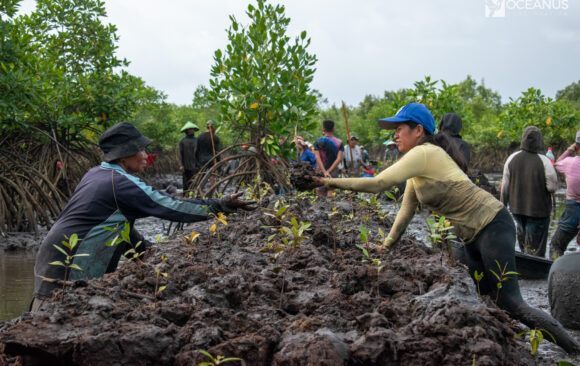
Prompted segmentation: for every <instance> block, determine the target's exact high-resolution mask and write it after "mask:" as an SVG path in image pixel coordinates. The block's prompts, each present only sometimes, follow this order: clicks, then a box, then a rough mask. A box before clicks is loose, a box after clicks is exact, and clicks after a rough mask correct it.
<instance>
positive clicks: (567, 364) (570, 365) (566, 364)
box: [558, 361, 576, 366]
mask: <svg viewBox="0 0 580 366" xmlns="http://www.w3.org/2000/svg"><path fill="white" fill-rule="evenodd" d="M558 366H576V365H575V364H573V363H572V362H570V361H558Z"/></svg>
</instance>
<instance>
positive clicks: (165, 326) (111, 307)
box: [0, 193, 541, 365]
mask: <svg viewBox="0 0 580 366" xmlns="http://www.w3.org/2000/svg"><path fill="white" fill-rule="evenodd" d="M299 197H301V198H291V197H283V196H272V197H269V199H268V200H267V201H266V202H268V204H267V207H265V208H261V209H258V210H256V211H254V212H251V213H241V214H237V215H232V216H229V217H228V219H227V223H228V225H227V226H224V225H223V224H217V225H218V230H217V232H216V234H215V236H212V235H211V234H210V226H211V225H212V224H213V221H208V222H202V223H196V224H193V225H189V226H186V229H185V231H184V232H183V233H182V234H184V235H189V234H190V233H191V231H195V232H196V233H199V234H200V236H199V237H198V239H197V240H196V241H195V242H194V243H193V244H194V245H192V246H186V245H185V244H184V243H183V241H182V240H181V239H180V238H179V237H174V238H172V239H171V240H170V241H169V242H167V243H162V244H159V245H157V246H155V247H154V248H152V249H151V250H149V251H148V252H147V255H146V256H145V257H144V258H143V263H141V264H137V263H134V262H125V263H123V264H121V265H120V267H119V269H118V270H117V271H116V272H115V273H113V274H110V275H107V276H106V277H105V278H102V279H96V280H90V281H77V282H76V283H75V284H74V285H73V286H70V287H67V288H66V290H65V291H64V292H63V291H58V292H57V293H55V295H54V296H53V298H52V299H50V300H49V301H47V302H46V303H45V305H44V306H43V307H42V308H41V310H40V311H39V312H37V313H35V314H29V313H25V314H24V315H22V316H21V317H19V318H16V319H14V320H13V321H11V322H6V323H0V364H7V365H18V364H22V362H24V361H25V363H26V364H34V362H35V361H38V362H39V363H38V364H42V365H50V364H54V365H136V364H138V365H197V364H198V363H200V362H203V361H208V359H207V357H206V356H203V355H202V354H201V353H200V352H199V350H200V349H202V350H206V351H208V352H210V353H211V354H213V355H214V356H217V355H223V356H226V357H240V358H242V359H243V360H244V363H245V364H246V365H409V364H418V365H460V364H461V365H467V364H469V365H471V364H472V363H473V362H475V364H476V365H523V364H526V365H533V364H536V363H537V359H535V358H534V357H533V356H531V355H530V352H529V345H526V344H525V343H524V342H523V341H522V340H520V339H515V338H514V335H515V334H516V333H517V332H519V331H521V329H520V327H519V325H518V323H517V322H515V321H513V320H512V319H510V318H509V316H508V315H507V314H506V313H505V312H504V311H502V310H500V309H498V308H496V307H495V306H494V305H493V304H492V303H490V302H484V301H482V300H481V299H480V297H479V296H478V295H477V290H476V287H475V285H474V283H473V281H472V279H471V278H470V276H469V274H468V272H467V270H466V269H465V268H464V267H462V266H460V265H457V266H455V267H451V266H450V264H449V263H448V260H447V258H446V257H445V256H444V255H442V254H441V253H440V252H436V251H433V250H432V249H430V248H428V247H427V246H425V245H424V243H422V242H419V241H417V240H414V239H413V238H411V237H409V236H404V237H403V239H402V240H401V241H400V242H399V243H398V244H396V245H394V246H393V248H392V249H390V250H389V251H383V252H377V251H375V250H373V249H372V248H371V247H372V246H373V245H374V244H375V243H377V242H380V241H381V237H380V235H379V231H378V228H379V226H380V227H381V228H382V230H383V231H384V233H386V232H388V229H389V228H390V226H391V223H392V217H388V216H385V214H384V213H383V212H382V211H381V210H380V202H378V203H376V204H371V203H368V202H367V200H359V198H357V197H359V196H357V195H348V196H345V195H343V194H342V193H341V194H340V195H339V197H337V199H338V200H339V201H336V203H335V202H334V201H330V200H326V199H323V198H316V197H315V196H312V195H306V194H301V195H299ZM281 199H284V201H281ZM282 207H286V208H287V209H286V210H285V212H284V213H283V214H280V211H281V210H280V208H282ZM292 217H294V218H295V219H296V220H295V223H296V225H295V227H294V229H298V227H299V226H300V225H305V223H306V222H308V223H310V224H311V226H310V227H309V229H308V230H306V231H304V232H303V234H302V235H295V236H293V235H292V234H291V233H292V232H293V227H292ZM361 225H363V226H364V227H365V229H366V230H367V231H369V235H368V241H369V243H368V246H369V254H370V255H371V257H372V258H371V259H373V258H374V259H378V260H380V261H381V262H380V266H381V268H380V271H379V270H378V266H375V265H373V264H371V263H369V262H367V263H364V262H362V260H363V259H365V257H364V256H363V252H362V251H361V249H359V248H357V247H356V246H355V244H359V245H362V246H365V243H364V242H363V241H362V239H361V237H360V231H361V229H360V226H361ZM283 227H286V228H287V229H282V228H283ZM294 231H295V232H298V231H297V230H294ZM272 235H273V236H272ZM300 236H303V237H300ZM164 258H167V260H164ZM157 270H159V273H166V274H167V277H164V276H163V275H159V276H158V275H157V273H158V271H157ZM161 286H166V287H165V289H164V290H163V291H162V292H159V288H160V287H161ZM156 288H157V289H158V291H157V292H158V294H157V295H156V291H155V290H156ZM473 360H475V361H473ZM229 364H231V365H235V364H241V363H240V362H232V363H228V365H229ZM540 364H541V363H540Z"/></svg>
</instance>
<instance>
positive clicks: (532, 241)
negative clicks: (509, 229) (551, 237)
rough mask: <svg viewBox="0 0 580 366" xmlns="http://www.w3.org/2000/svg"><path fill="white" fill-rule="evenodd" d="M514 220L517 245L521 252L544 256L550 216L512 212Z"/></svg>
mask: <svg viewBox="0 0 580 366" xmlns="http://www.w3.org/2000/svg"><path fill="white" fill-rule="evenodd" d="M512 215H513V217H514V220H515V221H516V227H517V235H518V245H519V246H520V250H521V251H522V253H526V254H533V255H537V256H538V257H542V258H543V257H544V256H545V255H546V243H547V241H548V229H549V228H550V216H548V217H531V216H524V215H516V214H512Z"/></svg>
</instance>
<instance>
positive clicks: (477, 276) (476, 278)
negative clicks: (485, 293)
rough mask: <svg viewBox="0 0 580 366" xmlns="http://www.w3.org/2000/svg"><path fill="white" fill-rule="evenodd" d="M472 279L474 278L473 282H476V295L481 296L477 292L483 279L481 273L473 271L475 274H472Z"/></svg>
mask: <svg viewBox="0 0 580 366" xmlns="http://www.w3.org/2000/svg"><path fill="white" fill-rule="evenodd" d="M473 277H475V281H476V282H477V294H478V295H479V296H481V291H480V290H479V281H481V280H482V279H483V272H478V271H477V270H475V272H473Z"/></svg>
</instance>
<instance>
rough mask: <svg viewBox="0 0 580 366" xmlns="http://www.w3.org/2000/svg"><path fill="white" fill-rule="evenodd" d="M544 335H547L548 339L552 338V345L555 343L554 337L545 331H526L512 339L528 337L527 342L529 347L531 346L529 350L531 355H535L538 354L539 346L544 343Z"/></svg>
mask: <svg viewBox="0 0 580 366" xmlns="http://www.w3.org/2000/svg"><path fill="white" fill-rule="evenodd" d="M544 332H545V333H546V334H547V335H549V336H550V338H552V340H553V341H554V343H556V339H554V336H552V334H550V332H548V331H547V330H545V329H543V328H542V329H528V330H526V331H523V332H521V333H518V334H516V335H515V336H514V338H519V337H521V336H523V335H525V334H528V335H529V342H530V345H531V346H532V349H531V354H532V355H535V354H536V352H538V348H539V347H540V344H542V342H543V341H544V334H543V333H544Z"/></svg>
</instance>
